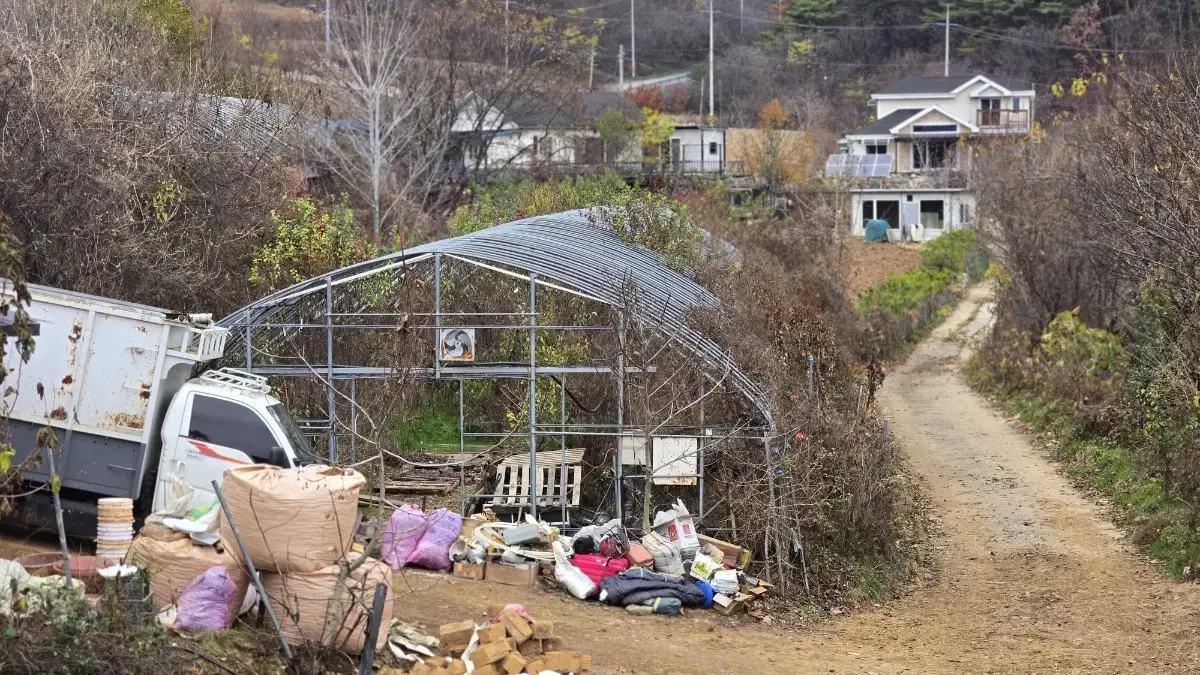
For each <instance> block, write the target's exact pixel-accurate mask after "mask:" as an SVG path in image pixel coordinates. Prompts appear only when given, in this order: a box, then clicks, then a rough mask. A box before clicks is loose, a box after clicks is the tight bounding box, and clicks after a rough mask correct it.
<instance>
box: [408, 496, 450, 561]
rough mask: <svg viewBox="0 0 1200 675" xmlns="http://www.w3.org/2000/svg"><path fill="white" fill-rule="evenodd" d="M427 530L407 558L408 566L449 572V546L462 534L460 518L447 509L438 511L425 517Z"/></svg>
mask: <svg viewBox="0 0 1200 675" xmlns="http://www.w3.org/2000/svg"><path fill="white" fill-rule="evenodd" d="M425 521H426V523H427V525H428V529H427V530H425V534H424V535H422V536H421V542H420V543H419V544H417V548H416V550H414V551H413V552H412V555H410V556H409V557H408V563H409V564H410V565H416V566H417V567H424V568H425V569H430V570H439V571H442V572H448V571H450V567H451V565H450V546H451V545H452V544H453V543H454V542H456V541H458V535H459V534H461V533H462V516H460V515H459V514H457V513H454V512H452V511H449V510H447V509H438V510H437V511H434V512H433V513H431V514H429V515H428V516H426V518H425Z"/></svg>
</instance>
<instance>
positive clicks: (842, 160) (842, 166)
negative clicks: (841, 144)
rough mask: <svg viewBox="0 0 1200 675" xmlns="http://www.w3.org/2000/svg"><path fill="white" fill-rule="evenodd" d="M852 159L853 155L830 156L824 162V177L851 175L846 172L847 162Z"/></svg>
mask: <svg viewBox="0 0 1200 675" xmlns="http://www.w3.org/2000/svg"><path fill="white" fill-rule="evenodd" d="M852 158H853V155H846V154H836V155H830V156H829V159H827V160H825V175H826V176H848V175H851V174H850V173H848V171H847V160H850V159H852Z"/></svg>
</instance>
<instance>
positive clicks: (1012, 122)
mask: <svg viewBox="0 0 1200 675" xmlns="http://www.w3.org/2000/svg"><path fill="white" fill-rule="evenodd" d="M975 126H977V127H979V133H980V134H981V135H993V134H1027V133H1029V130H1030V111H1028V110H1007V109H996V108H992V109H988V110H976V111H975Z"/></svg>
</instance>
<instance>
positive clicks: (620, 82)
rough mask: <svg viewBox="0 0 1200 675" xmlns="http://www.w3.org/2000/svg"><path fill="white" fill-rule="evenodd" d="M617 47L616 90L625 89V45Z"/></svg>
mask: <svg viewBox="0 0 1200 675" xmlns="http://www.w3.org/2000/svg"><path fill="white" fill-rule="evenodd" d="M618 47H619V48H618V49H617V91H625V45H618Z"/></svg>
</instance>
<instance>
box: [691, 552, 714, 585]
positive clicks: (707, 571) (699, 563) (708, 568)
mask: <svg viewBox="0 0 1200 675" xmlns="http://www.w3.org/2000/svg"><path fill="white" fill-rule="evenodd" d="M719 569H722V568H721V564H720V563H718V562H717V561H715V560H713V559H712V558H710V557H708V556H706V555H704V554H703V553H697V554H696V559H695V560H693V561H692V566H691V568H690V569H689V571H688V573H689V574H691V575H692V576H693V577H695V578H697V579H700V580H701V581H708V580H709V579H711V578H712V575H713V574H714V573H716V571H717V570H719Z"/></svg>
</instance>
